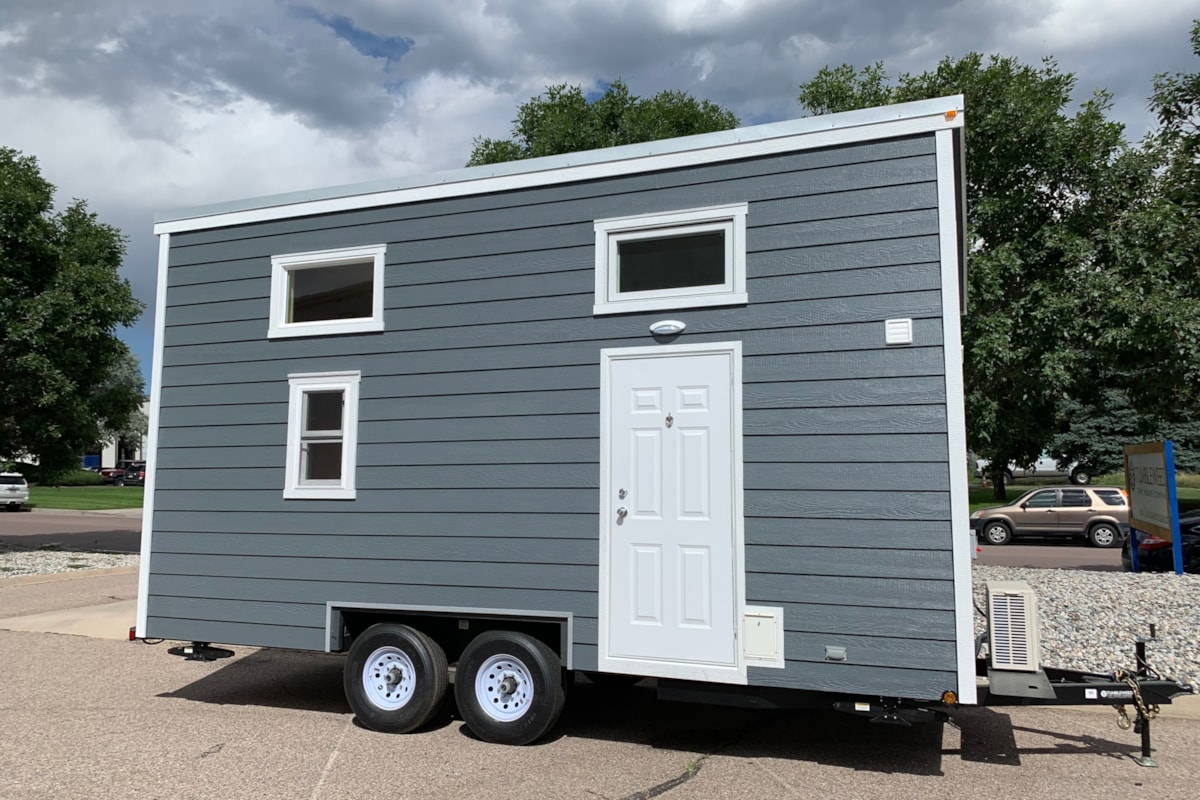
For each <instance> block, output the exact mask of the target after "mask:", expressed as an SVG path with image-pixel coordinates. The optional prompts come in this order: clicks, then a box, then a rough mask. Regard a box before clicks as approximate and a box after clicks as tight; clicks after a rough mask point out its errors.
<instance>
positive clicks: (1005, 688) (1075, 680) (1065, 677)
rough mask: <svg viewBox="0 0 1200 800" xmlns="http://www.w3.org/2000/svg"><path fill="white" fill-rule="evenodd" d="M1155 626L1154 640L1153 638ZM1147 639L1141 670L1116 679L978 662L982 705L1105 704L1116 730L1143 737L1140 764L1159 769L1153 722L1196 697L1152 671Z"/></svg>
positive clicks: (1140, 642) (1140, 651)
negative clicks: (1165, 709) (1176, 701)
mask: <svg viewBox="0 0 1200 800" xmlns="http://www.w3.org/2000/svg"><path fill="white" fill-rule="evenodd" d="M1154 627H1155V626H1153V625H1151V626H1150V637H1149V638H1151V639H1153V638H1154V637H1155V630H1154ZM1146 642H1147V639H1143V638H1140V637H1139V638H1138V639H1137V640H1136V642H1135V644H1134V653H1135V656H1136V658H1137V668H1136V670H1135V671H1134V672H1128V671H1126V670H1123V669H1118V670H1117V671H1116V672H1115V673H1113V674H1112V675H1101V674H1099V673H1093V672H1081V671H1078V670H1068V669H1054V668H1050V667H1046V668H1043V669H1041V670H1039V671H1038V672H1036V673H1028V672H1026V673H1014V672H1012V671H1009V670H996V669H993V668H992V667H991V666H990V665H989V664H988V663H987V659H982V658H981V659H978V660H977V661H976V674H977V675H979V676H986V677H987V679H988V685H987V687H986V688H983V689H981V698H980V703H981V704H982V705H995V706H1004V705H1063V706H1091V705H1107V706H1112V707H1113V708H1115V709H1116V711H1117V727H1119V728H1121V730H1129V729H1130V728H1133V731H1134V733H1137V734H1140V735H1141V744H1142V755H1141V758H1139V759H1137V763H1138V764H1140V765H1141V766H1143V767H1157V766H1158V763H1157V762H1156V761H1155V760H1154V759H1153V758H1152V757H1151V755H1150V753H1151V747H1150V720H1152V719H1154V717H1156V716H1158V712H1159V705H1165V704H1169V703H1171V701H1172V698H1174V697H1178V696H1180V695H1190V694H1193V693H1194V690H1193V689H1192V687H1190V686H1188V685H1186V684H1182V683H1179V682H1177V681H1172V680H1166V679H1164V678H1163V677H1162V676H1161V675H1159V674H1158V673H1157V672H1155V671H1154V670H1152V669H1151V668H1150V665H1149V664H1148V663H1147V661H1146ZM1126 705H1132V706H1133V707H1134V711H1135V712H1136V718H1135V719H1133V720H1130V718H1129V712H1127V711H1126V710H1125V706H1126Z"/></svg>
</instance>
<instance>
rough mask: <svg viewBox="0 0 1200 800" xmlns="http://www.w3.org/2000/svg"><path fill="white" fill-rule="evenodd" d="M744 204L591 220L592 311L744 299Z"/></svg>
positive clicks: (640, 309)
mask: <svg viewBox="0 0 1200 800" xmlns="http://www.w3.org/2000/svg"><path fill="white" fill-rule="evenodd" d="M746 210H747V206H746V204H745V203H741V204H739V205H733V206H719V207H715V208H699V209H691V210H688V211H675V212H669V213H665V214H648V215H641V216H636V217H621V218H618V219H606V220H598V221H597V222H596V223H595V231H596V302H595V306H594V307H593V309H592V311H593V313H595V314H617V313H622V312H627V311H651V310H656V309H669V308H689V307H693V306H715V305H736V304H738V303H745V302H746V300H747V297H746Z"/></svg>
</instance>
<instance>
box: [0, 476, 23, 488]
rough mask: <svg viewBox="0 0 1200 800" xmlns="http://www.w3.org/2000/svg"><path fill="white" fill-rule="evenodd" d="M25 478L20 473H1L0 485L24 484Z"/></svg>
mask: <svg viewBox="0 0 1200 800" xmlns="http://www.w3.org/2000/svg"><path fill="white" fill-rule="evenodd" d="M24 485H25V479H24V478H22V477H21V476H20V475H0V486H24Z"/></svg>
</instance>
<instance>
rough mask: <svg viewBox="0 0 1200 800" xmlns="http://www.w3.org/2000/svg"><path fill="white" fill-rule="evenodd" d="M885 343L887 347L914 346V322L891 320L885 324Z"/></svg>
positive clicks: (909, 320)
mask: <svg viewBox="0 0 1200 800" xmlns="http://www.w3.org/2000/svg"><path fill="white" fill-rule="evenodd" d="M883 341H884V344H887V345H889V346H890V345H897V344H912V343H913V321H912V320H911V319H889V320H887V321H886V322H884V323H883Z"/></svg>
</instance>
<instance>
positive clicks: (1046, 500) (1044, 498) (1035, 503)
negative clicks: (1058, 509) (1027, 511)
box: [1026, 491, 1054, 508]
mask: <svg viewBox="0 0 1200 800" xmlns="http://www.w3.org/2000/svg"><path fill="white" fill-rule="evenodd" d="M1026 505H1027V506H1029V508H1052V507H1053V506H1054V492H1053V491H1048V492H1038V493H1037V494H1035V495H1034V496H1033V497H1031V498H1029V500H1028V501H1026Z"/></svg>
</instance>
